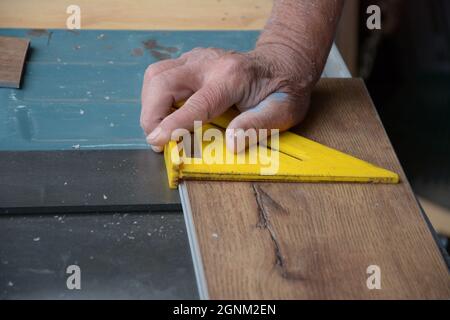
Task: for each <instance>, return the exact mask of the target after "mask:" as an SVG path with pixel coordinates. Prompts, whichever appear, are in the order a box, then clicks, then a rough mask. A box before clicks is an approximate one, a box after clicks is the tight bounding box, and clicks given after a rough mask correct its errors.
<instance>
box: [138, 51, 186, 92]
mask: <svg viewBox="0 0 450 320" xmlns="http://www.w3.org/2000/svg"><path fill="white" fill-rule="evenodd" d="M185 62H186V59H185V58H183V57H180V58H177V59H169V60H162V61H158V62H155V63H152V64H151V65H149V66H148V67H147V69H146V70H145V73H144V81H143V87H144V86H146V85H148V82H149V81H150V80H151V79H152V78H153V77H155V76H157V75H158V74H160V73H161V72H164V71H167V70H170V69H173V68H176V67H181V66H182V65H184V63H185Z"/></svg>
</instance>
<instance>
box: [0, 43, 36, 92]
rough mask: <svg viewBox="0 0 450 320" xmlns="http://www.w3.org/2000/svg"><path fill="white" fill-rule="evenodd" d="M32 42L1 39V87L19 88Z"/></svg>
mask: <svg viewBox="0 0 450 320" xmlns="http://www.w3.org/2000/svg"><path fill="white" fill-rule="evenodd" d="M29 44H30V40H28V39H19V38H12V37H0V87H10V88H19V87H20V79H21V77H22V71H23V67H24V62H25V56H26V54H27V50H28V46H29Z"/></svg>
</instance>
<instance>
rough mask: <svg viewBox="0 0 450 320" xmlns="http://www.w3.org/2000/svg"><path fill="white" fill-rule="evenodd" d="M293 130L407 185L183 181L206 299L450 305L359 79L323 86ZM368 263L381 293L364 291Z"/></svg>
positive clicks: (443, 273)
mask: <svg viewBox="0 0 450 320" xmlns="http://www.w3.org/2000/svg"><path fill="white" fill-rule="evenodd" d="M297 131H298V133H300V134H302V135H304V136H306V137H308V138H310V139H313V140H316V141H318V142H320V143H323V144H326V145H328V146H330V147H333V148H336V149H338V150H341V151H343V152H347V153H349V154H353V155H355V156H357V157H359V158H361V159H363V160H367V161H369V162H371V163H374V164H376V165H379V166H381V167H385V168H387V169H390V170H393V171H395V172H398V173H400V174H401V179H402V182H401V183H400V184H399V185H371V184H288V183H230V182H201V181H188V182H186V187H187V191H188V195H189V198H190V205H191V209H192V218H193V222H194V225H195V230H196V237H197V240H198V246H199V249H200V252H201V254H200V256H201V260H202V262H203V266H204V274H205V278H206V283H207V289H208V292H209V297H210V298H212V299H241V298H242V299H274V298H275V299H281V298H285V299H347V298H352V299H394V298H400V299H406V298H447V299H448V298H450V282H449V274H448V271H447V268H446V266H445V263H444V261H443V258H442V256H441V255H440V252H439V250H438V248H437V245H436V243H435V242H434V239H433V237H432V235H431V233H430V230H429V229H428V227H427V225H426V223H425V221H424V219H423V217H422V215H421V212H420V210H419V207H418V205H417V202H416V199H415V197H414V195H413V192H412V190H411V188H410V186H409V184H408V182H407V179H406V177H405V176H404V173H403V171H402V168H401V166H400V164H399V162H398V160H397V157H396V155H395V153H394V151H393V149H392V146H391V144H390V142H389V140H388V138H387V136H386V134H385V131H384V129H383V127H382V125H381V123H380V120H379V118H378V116H377V114H376V111H375V109H374V107H373V105H372V103H371V101H370V98H369V96H368V94H367V91H366V89H365V86H364V84H363V82H362V81H360V80H355V79H339V80H338V79H325V80H321V82H320V83H319V85H318V86H317V88H316V90H315V93H314V97H313V103H312V108H311V112H310V114H309V116H308V118H307V120H306V122H305V123H304V124H303V125H301V126H300V127H299V128H298V130H297ZM371 265H377V266H379V267H380V269H381V286H382V288H381V290H369V289H368V288H367V285H366V281H367V278H368V276H369V275H368V274H367V273H366V270H367V268H368V267H369V266H371Z"/></svg>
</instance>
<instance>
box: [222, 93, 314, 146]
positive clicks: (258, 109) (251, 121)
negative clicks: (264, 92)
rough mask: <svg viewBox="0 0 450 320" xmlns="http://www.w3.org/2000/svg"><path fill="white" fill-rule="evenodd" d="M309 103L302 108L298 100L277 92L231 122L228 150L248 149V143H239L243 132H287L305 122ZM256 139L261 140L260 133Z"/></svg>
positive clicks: (227, 139)
mask: <svg viewBox="0 0 450 320" xmlns="http://www.w3.org/2000/svg"><path fill="white" fill-rule="evenodd" d="M307 105H308V104H307V103H305V104H304V106H305V107H302V103H300V104H299V102H298V100H294V99H293V98H292V97H291V96H289V95H288V94H286V93H283V92H275V93H272V94H271V95H269V96H267V97H266V98H265V99H264V100H263V101H261V102H260V103H259V104H258V105H256V106H255V107H253V108H251V109H250V110H247V111H245V112H243V113H241V114H240V115H238V116H237V117H236V118H234V119H233V121H231V122H230V124H229V125H228V128H227V134H226V143H227V148H228V149H229V150H230V151H232V152H237V153H239V152H242V151H243V150H245V148H246V147H248V142H247V141H246V142H245V143H238V142H237V139H242V138H243V132H244V131H247V130H248V129H256V130H259V129H267V130H268V131H267V133H268V134H270V129H278V130H280V131H285V130H287V129H289V128H291V127H293V126H294V125H296V124H298V123H299V122H300V121H301V120H303V118H304V116H305V114H306V111H307V110H306V109H307ZM256 137H258V138H259V134H258V132H256Z"/></svg>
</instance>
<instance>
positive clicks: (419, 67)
mask: <svg viewBox="0 0 450 320" xmlns="http://www.w3.org/2000/svg"><path fill="white" fill-rule="evenodd" d="M373 4H376V5H379V6H380V8H381V12H382V15H381V16H382V19H381V21H382V23H381V30H368V29H367V27H366V20H367V18H368V16H369V15H368V14H367V13H366V10H367V7H368V6H369V5H373ZM337 43H338V46H339V49H340V50H341V53H342V55H343V56H344V59H345V60H346V62H347V64H348V66H349V69H350V71H351V72H352V74H353V76H359V77H363V78H364V79H365V80H366V84H367V87H368V89H369V91H370V93H371V96H372V98H373V100H374V102H375V105H376V106H377V109H378V112H379V114H380V117H381V119H382V121H383V123H384V125H385V127H386V131H387V132H388V135H389V137H390V139H391V141H392V143H393V145H394V148H395V150H396V152H397V154H398V157H399V158H400V161H401V163H402V165H403V168H404V169H405V171H406V174H407V176H408V178H409V180H410V183H411V184H412V187H413V189H414V191H415V192H416V194H417V196H418V197H419V200H420V202H421V204H422V206H423V207H424V209H425V212H426V213H427V215H428V216H429V217H430V219H431V221H432V223H433V225H434V227H435V229H436V230H437V231H438V232H439V233H440V234H441V235H442V240H443V242H444V243H446V245H447V248H448V238H449V237H450V1H449V0H415V1H410V0H377V1H375V0H372V1H369V0H347V3H346V8H345V9H344V14H343V19H342V22H341V25H340V28H339V31H338V34H337Z"/></svg>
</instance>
